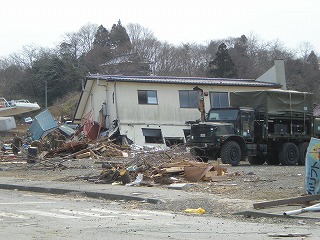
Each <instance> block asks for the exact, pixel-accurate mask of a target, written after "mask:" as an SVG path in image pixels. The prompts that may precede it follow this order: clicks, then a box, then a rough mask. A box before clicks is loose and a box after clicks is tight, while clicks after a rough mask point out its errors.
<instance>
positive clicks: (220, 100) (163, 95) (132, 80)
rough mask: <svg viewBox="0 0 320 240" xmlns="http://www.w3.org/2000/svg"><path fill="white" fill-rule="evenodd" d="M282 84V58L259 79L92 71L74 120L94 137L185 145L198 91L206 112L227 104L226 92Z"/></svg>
mask: <svg viewBox="0 0 320 240" xmlns="http://www.w3.org/2000/svg"><path fill="white" fill-rule="evenodd" d="M280 88H281V89H286V80H285V72H284V62H283V61H282V60H276V61H275V65H274V67H272V68H271V69H270V70H268V71H267V72H266V73H265V74H263V75H262V76H261V77H260V78H258V79H230V78H202V77H168V76H118V75H100V74H90V75H88V76H87V77H86V81H85V85H84V87H83V90H82V93H81V97H80V99H79V102H78V105H77V108H76V112H75V115H74V123H75V124H80V125H81V126H83V132H84V133H85V134H86V135H87V137H88V138H89V139H92V140H95V139H97V138H99V137H101V136H108V137H109V138H110V139H117V140H118V141H119V142H121V143H129V144H131V143H135V144H137V145H139V146H148V145H149V146H153V147H154V146H159V147H164V146H171V145H174V144H179V143H185V142H186V140H187V137H188V135H189V133H190V124H188V122H192V121H197V120H198V119H199V118H200V114H199V89H201V91H203V93H204V99H203V100H204V103H205V106H206V109H205V111H206V112H207V111H208V110H209V109H210V108H212V107H228V106H229V105H230V103H229V93H230V92H235V91H255V90H268V89H280Z"/></svg>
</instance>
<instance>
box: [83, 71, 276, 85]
mask: <svg viewBox="0 0 320 240" xmlns="http://www.w3.org/2000/svg"><path fill="white" fill-rule="evenodd" d="M87 80H106V81H110V82H140V83H163V84H198V85H214V86H255V87H272V88H280V87H281V85H280V84H278V83H270V82H261V81H256V80H255V79H236V78H205V77H172V76H120V75H101V74H89V75H88V76H87Z"/></svg>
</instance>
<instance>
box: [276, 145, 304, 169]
mask: <svg viewBox="0 0 320 240" xmlns="http://www.w3.org/2000/svg"><path fill="white" fill-rule="evenodd" d="M279 160H280V163H281V164H282V165H297V163H298V160H299V150H298V147H297V146H296V145H295V144H294V143H291V142H287V143H284V144H283V145H282V148H281V150H280V151H279Z"/></svg>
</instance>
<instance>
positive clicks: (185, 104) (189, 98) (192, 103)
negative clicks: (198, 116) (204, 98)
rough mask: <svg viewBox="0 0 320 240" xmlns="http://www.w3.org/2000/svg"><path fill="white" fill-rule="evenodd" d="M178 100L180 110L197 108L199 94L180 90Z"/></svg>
mask: <svg viewBox="0 0 320 240" xmlns="http://www.w3.org/2000/svg"><path fill="white" fill-rule="evenodd" d="M179 100H180V107H181V108H199V93H198V91H194V90H180V91H179Z"/></svg>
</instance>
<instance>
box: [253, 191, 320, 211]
mask: <svg viewBox="0 0 320 240" xmlns="http://www.w3.org/2000/svg"><path fill="white" fill-rule="evenodd" d="M316 200H320V194H315V195H306V196H301V197H296V198H285V199H279V200H274V201H268V202H259V203H254V204H253V208H254V209H262V208H267V207H272V206H278V205H285V204H293V203H307V202H311V201H316Z"/></svg>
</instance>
